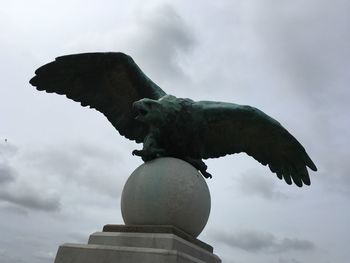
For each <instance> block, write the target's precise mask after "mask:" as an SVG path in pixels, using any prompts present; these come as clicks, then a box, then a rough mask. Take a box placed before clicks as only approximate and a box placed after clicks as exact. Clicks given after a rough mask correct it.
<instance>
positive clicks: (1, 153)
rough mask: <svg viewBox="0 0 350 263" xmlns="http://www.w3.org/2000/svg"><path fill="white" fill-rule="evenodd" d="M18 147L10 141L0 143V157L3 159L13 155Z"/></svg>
mask: <svg viewBox="0 0 350 263" xmlns="http://www.w3.org/2000/svg"><path fill="white" fill-rule="evenodd" d="M17 152H18V148H17V147H16V146H15V145H13V144H12V143H10V142H2V143H0V158H2V159H5V158H8V157H11V156H13V155H15V154H16V153H17Z"/></svg>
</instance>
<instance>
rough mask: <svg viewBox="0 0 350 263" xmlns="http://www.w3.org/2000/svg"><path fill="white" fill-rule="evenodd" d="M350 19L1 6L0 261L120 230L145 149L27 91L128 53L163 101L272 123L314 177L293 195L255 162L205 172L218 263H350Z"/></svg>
mask: <svg viewBox="0 0 350 263" xmlns="http://www.w3.org/2000/svg"><path fill="white" fill-rule="evenodd" d="M349 14H350V2H349V1H347V0H333V1H329V0H328V1H327V0H308V1H301V0H293V1H287V0H282V1H275V0H231V1H229V0H226V1H225V0H220V1H199V0H198V1H185V0H183V1H167V2H166V1H136V0H133V1H116V0H102V1H101V0H99V1H97V0H96V1H93V0H59V1H56V0H32V1H25V0H22V1H20V0H3V1H1V9H0V32H1V34H0V71H1V75H0V78H1V79H0V80H1V86H0V89H1V96H0V121H1V124H0V233H1V235H0V261H1V262H2V263H15V262H16V263H18V262H26V263H34V262H35V263H48V262H53V259H54V257H55V254H56V252H57V248H58V246H59V245H60V244H63V243H65V242H73V243H74V242H80V243H81V242H83V243H85V242H86V241H87V238H88V236H89V235H90V234H91V233H93V232H95V231H100V230H101V229H102V227H103V225H105V224H122V223H123V221H122V217H121V213H120V196H121V191H122V188H123V184H124V183H125V181H126V179H127V177H128V176H129V175H130V174H131V172H132V171H133V170H134V169H135V168H136V167H137V166H138V165H140V164H141V163H142V161H141V160H140V159H139V158H138V157H133V156H131V151H132V150H133V149H136V148H140V147H141V145H137V144H135V143H134V142H131V141H128V140H126V139H125V138H124V137H121V136H120V135H119V134H118V133H117V132H116V131H115V130H114V128H113V127H112V125H111V124H110V123H109V122H108V121H107V119H106V118H105V117H104V116H103V115H102V114H100V113H99V112H97V111H95V110H90V109H87V108H83V107H81V106H80V105H79V104H78V103H75V102H73V101H70V100H67V99H66V98H65V97H64V96H58V95H54V94H46V93H44V92H38V91H36V90H35V89H34V88H33V87H31V86H30V85H29V83H28V81H29V79H30V78H31V77H32V76H33V73H34V71H35V69H36V68H38V67H39V66H41V65H42V64H45V63H47V62H50V61H52V60H53V59H54V58H55V57H57V56H60V55H65V54H71V53H81V52H88V51H121V52H124V53H127V54H129V55H131V56H132V57H133V58H134V60H135V61H136V63H137V64H138V65H139V66H140V67H141V68H142V69H143V71H144V72H145V73H146V74H147V75H148V76H149V77H150V78H151V79H152V80H153V81H154V82H156V83H157V84H158V85H159V86H161V87H162V88H163V89H164V90H165V91H166V92H167V93H170V94H173V95H176V96H178V97H190V98H192V99H194V100H202V99H203V100H217V101H228V102H234V103H239V104H248V105H252V106H255V107H257V108H259V109H261V110H263V111H264V112H265V113H267V114H269V115H271V116H272V117H274V118H276V119H277V120H278V121H279V122H280V123H281V124H282V125H283V126H284V127H286V128H287V129H288V130H289V131H290V132H291V133H292V134H293V135H294V136H295V137H296V138H297V139H298V140H299V141H300V142H301V143H302V144H303V145H304V147H305V148H306V150H307V152H308V153H309V155H310V156H311V158H312V159H313V161H314V162H315V164H316V165H317V167H318V169H319V171H318V172H316V173H314V172H310V175H311V181H312V184H311V186H310V187H303V188H298V187H296V186H294V185H293V186H288V185H287V184H285V183H284V182H283V181H280V180H278V178H277V177H276V176H275V175H274V174H272V173H271V172H270V171H269V170H268V169H267V168H266V167H264V166H262V165H260V164H259V163H258V162H256V161H255V160H253V159H252V158H249V157H246V156H245V155H244V154H240V155H234V156H227V157H225V158H221V159H212V160H209V161H208V162H207V164H208V166H209V168H208V171H209V172H210V173H211V174H213V179H211V180H207V183H208V186H209V188H210V191H211V197H212V210H211V215H210V218H209V222H208V224H207V226H206V228H205V229H204V231H203V232H202V234H201V235H200V236H199V238H200V239H201V240H202V241H204V242H207V243H209V244H211V245H212V246H213V247H214V250H215V253H216V254H218V255H219V257H220V258H221V259H222V260H223V262H227V263H244V262H247V263H248V262H249V263H304V262H305V263H306V262H319V263H331V262H337V263H346V262H348V260H349V258H350V252H349V244H350V230H349V222H350V209H349V201H350V176H349V170H350V158H349V153H348V149H349V146H350V132H349V127H350V123H349V115H350V103H349V100H350V89H349V87H348V85H349V83H350V73H349V68H350V49H349V43H350V16H349Z"/></svg>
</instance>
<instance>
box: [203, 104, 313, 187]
mask: <svg viewBox="0 0 350 263" xmlns="http://www.w3.org/2000/svg"><path fill="white" fill-rule="evenodd" d="M197 107H198V108H200V109H201V111H203V112H202V114H203V117H204V121H205V123H206V128H205V129H204V133H203V138H202V139H203V142H202V143H203V150H202V155H203V156H202V157H203V158H215V157H220V156H224V155H226V154H233V153H240V152H245V153H247V154H248V155H250V156H252V157H253V158H254V159H256V160H257V161H259V162H260V163H261V164H263V165H268V166H269V168H270V170H271V171H272V172H274V173H276V174H277V176H278V178H280V179H282V178H284V180H285V181H286V182H287V184H292V180H293V182H294V183H295V184H296V185H298V186H299V187H301V186H302V185H303V183H304V184H306V185H310V178H309V174H308V171H307V168H306V167H307V166H308V167H309V168H311V169H312V170H314V171H316V170H317V168H316V166H315V164H314V163H313V162H312V160H311V159H310V157H309V156H308V155H307V153H306V151H305V149H304V147H303V146H302V145H301V144H300V143H299V142H298V141H297V140H296V139H295V138H294V137H293V136H292V135H291V134H290V133H289V132H288V131H287V130H286V129H285V128H283V127H282V126H281V124H279V123H278V122H277V121H276V120H274V119H272V118H271V117H269V116H268V115H266V114H265V113H263V112H262V111H260V110H258V109H255V108H253V107H249V106H240V105H236V104H231V103H220V102H206V101H203V102H198V103H197Z"/></svg>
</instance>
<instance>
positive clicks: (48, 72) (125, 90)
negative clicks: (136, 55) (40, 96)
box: [30, 53, 165, 142]
mask: <svg viewBox="0 0 350 263" xmlns="http://www.w3.org/2000/svg"><path fill="white" fill-rule="evenodd" d="M35 74H36V76H35V77H33V78H32V79H31V80H30V83H31V84H32V85H33V86H36V88H37V89H38V90H45V91H46V92H49V93H52V92H54V93H57V94H62V95H66V96H67V98H69V99H72V100H74V101H77V102H80V103H81V105H82V106H90V108H95V109H96V110H98V111H100V112H102V113H103V114H104V115H105V116H106V117H107V119H108V120H109V121H110V122H111V123H112V125H113V126H114V127H115V128H116V129H117V130H118V131H119V133H120V134H121V135H123V136H125V137H126V138H128V139H130V140H135V141H136V142H142V141H143V139H144V137H145V135H146V131H147V129H146V126H145V125H144V124H142V123H140V122H137V121H136V120H135V119H134V117H135V115H134V113H133V111H132V104H133V102H135V101H137V100H140V99H142V98H150V99H159V98H161V97H162V96H164V95H165V92H164V91H163V90H162V89H161V88H159V87H158V86H157V85H156V84H155V83H153V82H152V81H151V80H150V79H149V78H148V77H147V76H146V75H145V74H144V73H143V72H142V71H141V69H140V68H139V67H138V66H137V65H136V63H135V62H134V61H133V60H132V58H131V57H129V56H127V55H125V54H123V53H84V54H76V55H68V56H62V57H58V58H56V60H55V61H53V62H51V63H48V64H46V65H44V66H42V67H40V68H38V69H37V70H36V71H35Z"/></svg>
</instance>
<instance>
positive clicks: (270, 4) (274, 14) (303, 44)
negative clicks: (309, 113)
mask: <svg viewBox="0 0 350 263" xmlns="http://www.w3.org/2000/svg"><path fill="white" fill-rule="evenodd" d="M349 8H350V3H349V2H348V1H343V0H340V1H339V0H337V1H332V2H330V1H326V0H321V1H319V0H312V1H309V2H308V3H305V2H304V1H293V3H292V2H291V3H284V2H283V3H282V2H279V3H276V2H275V1H267V2H264V4H263V5H260V10H259V11H260V12H259V13H258V23H259V24H258V25H257V26H258V30H257V33H258V34H259V35H260V36H261V37H262V39H264V40H265V43H266V45H267V46H268V48H267V50H268V51H270V52H269V55H270V59H272V61H274V60H275V61H279V62H282V64H279V65H280V66H281V65H282V67H281V68H282V69H285V70H286V71H287V72H288V73H289V74H290V73H294V74H293V75H292V76H291V78H290V80H291V81H297V83H296V85H293V86H294V87H295V88H299V89H300V91H301V92H306V93H307V95H308V97H309V99H315V98H318V99H320V98H319V95H320V92H329V91H331V90H330V89H329V87H330V86H333V89H334V88H339V87H337V86H338V84H340V83H341V82H340V83H339V82H338V80H339V79H340V78H344V77H347V78H348V74H346V71H345V69H346V68H347V67H348V65H349V57H350V52H349V49H348V47H347V44H346V43H348V42H349V41H350V36H349V34H347V32H348V25H349V23H350V18H349V16H348V13H347V11H346V10H349ZM276 20H278V21H280V22H279V23H275V21H276ZM270 47H273V49H272V48H270ZM334 85H336V86H334ZM314 92H316V93H314ZM323 99H327V97H324V98H323Z"/></svg>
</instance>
